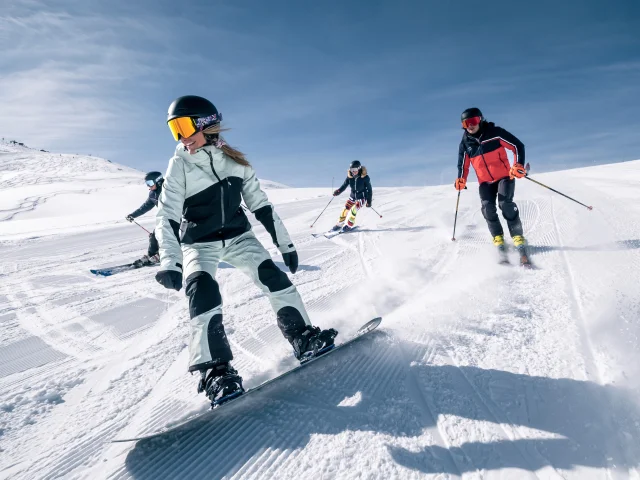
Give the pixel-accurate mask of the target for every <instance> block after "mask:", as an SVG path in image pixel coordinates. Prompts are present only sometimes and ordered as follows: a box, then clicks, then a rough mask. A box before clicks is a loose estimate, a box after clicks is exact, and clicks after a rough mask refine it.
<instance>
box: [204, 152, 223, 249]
mask: <svg viewBox="0 0 640 480" xmlns="http://www.w3.org/2000/svg"><path fill="white" fill-rule="evenodd" d="M205 152H207V155H209V165H211V171H212V172H213V174H214V175H215V177H216V178H217V179H218V183H220V211H221V212H222V226H221V227H220V233H222V230H224V223H225V216H224V183H222V180H221V179H220V177H219V176H218V174H217V173H216V169H215V168H213V156H212V155H211V152H209V151H208V150H205ZM222 246H223V247H224V246H225V242H224V237H223V238H222Z"/></svg>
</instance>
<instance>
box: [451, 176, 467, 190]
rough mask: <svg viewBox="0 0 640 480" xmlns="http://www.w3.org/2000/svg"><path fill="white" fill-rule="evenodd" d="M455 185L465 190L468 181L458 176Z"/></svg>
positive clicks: (458, 188)
mask: <svg viewBox="0 0 640 480" xmlns="http://www.w3.org/2000/svg"><path fill="white" fill-rule="evenodd" d="M453 185H454V186H455V187H456V190H458V191H460V190H464V189H465V188H466V187H467V181H466V180H465V179H464V178H456V181H455V183H454V184H453Z"/></svg>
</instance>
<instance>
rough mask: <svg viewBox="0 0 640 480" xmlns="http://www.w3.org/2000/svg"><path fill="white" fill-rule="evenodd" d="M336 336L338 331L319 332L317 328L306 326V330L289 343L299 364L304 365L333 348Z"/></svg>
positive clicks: (331, 329)
mask: <svg viewBox="0 0 640 480" xmlns="http://www.w3.org/2000/svg"><path fill="white" fill-rule="evenodd" d="M336 335H338V331H337V330H335V329H333V328H330V329H328V330H320V328H319V327H312V326H311V325H307V328H306V329H305V330H304V331H303V332H302V333H301V334H300V335H298V336H297V337H296V338H294V339H293V340H292V341H291V345H292V346H293V354H294V355H295V356H296V358H297V359H298V360H300V363H304V362H306V361H307V360H310V359H311V358H313V357H316V356H318V355H322V354H323V353H325V352H328V351H329V350H331V349H332V348H333V347H334V339H335V338H336Z"/></svg>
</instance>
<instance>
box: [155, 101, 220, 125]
mask: <svg viewBox="0 0 640 480" xmlns="http://www.w3.org/2000/svg"><path fill="white" fill-rule="evenodd" d="M213 115H215V116H216V117H217V119H218V120H217V121H218V122H220V121H221V120H222V115H220V112H218V109H217V108H216V107H215V105H214V104H213V103H211V102H210V101H209V100H207V99H206V98H202V97H198V96H196V95H186V96H184V97H178V98H176V99H175V100H174V101H173V102H172V103H171V105H169V111H168V112H167V122H168V121H169V120H173V119H174V118H180V117H191V118H203V117H211V116H213Z"/></svg>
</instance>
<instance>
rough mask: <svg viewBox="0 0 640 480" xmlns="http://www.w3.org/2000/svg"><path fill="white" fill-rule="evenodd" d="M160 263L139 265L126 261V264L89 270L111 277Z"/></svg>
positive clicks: (95, 273)
mask: <svg viewBox="0 0 640 480" xmlns="http://www.w3.org/2000/svg"><path fill="white" fill-rule="evenodd" d="M158 265H160V264H159V263H153V264H151V265H140V266H137V265H135V264H134V263H125V264H124V265H116V266H115V267H105V268H96V269H90V270H89V271H90V272H91V273H93V274H94V275H100V276H102V277H110V276H111V275H115V274H116V273H121V272H126V271H128V270H137V269H138V268H144V267H157V266H158Z"/></svg>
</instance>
